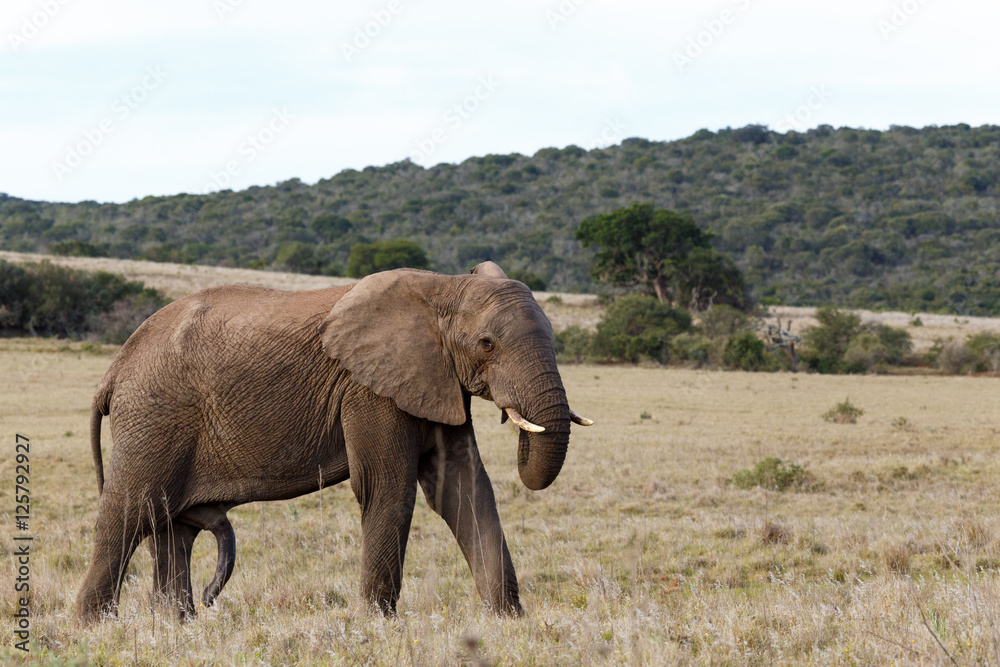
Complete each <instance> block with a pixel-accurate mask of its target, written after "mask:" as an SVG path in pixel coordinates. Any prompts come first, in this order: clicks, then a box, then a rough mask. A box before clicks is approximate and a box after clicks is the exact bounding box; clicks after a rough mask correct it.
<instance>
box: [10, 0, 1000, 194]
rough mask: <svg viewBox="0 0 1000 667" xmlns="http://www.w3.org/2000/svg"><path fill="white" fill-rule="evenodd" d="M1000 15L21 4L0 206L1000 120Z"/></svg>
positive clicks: (790, 2)
mask: <svg viewBox="0 0 1000 667" xmlns="http://www.w3.org/2000/svg"><path fill="white" fill-rule="evenodd" d="M998 24H1000V3H998V2H996V1H995V0H989V1H983V0H949V1H948V2H944V0H922V1H921V0H839V1H838V2H836V3H834V2H816V1H814V0H718V1H710V2H671V1H662V2H649V1H642V2H640V1H638V0H535V1H527V0H504V2H502V3H501V2H474V1H473V2H470V1H469V0H466V1H465V2H458V1H457V0H351V1H350V2H342V1H341V2H329V1H327V2H320V1H318V0H315V1H314V0H286V1H284V2H280V3H279V2H275V1H274V0H172V1H171V2H169V3H167V2H136V0H131V2H127V1H125V0H4V2H3V4H2V7H0V192H6V193H7V194H9V195H11V196H16V197H22V198H26V199H38V200H48V201H65V202H76V201H82V200H96V201H100V202H123V201H128V200H131V199H136V198H139V199H141V198H142V197H145V196H149V195H165V194H176V193H180V192H187V193H202V192H210V191H214V190H218V189H221V188H231V189H234V190H241V189H244V188H247V187H250V186H252V185H271V184H274V183H278V182H281V181H284V180H287V179H289V178H300V179H302V180H303V181H304V182H306V183H315V182H316V181H317V180H319V179H322V178H329V177H330V176H333V175H334V174H336V173H338V172H340V171H342V170H344V169H362V168H364V167H366V166H369V165H376V166H378V165H384V164H389V163H392V162H397V161H400V160H404V159H410V160H412V161H414V162H416V163H417V164H420V165H422V166H425V167H429V166H433V165H434V164H438V163H441V162H451V163H456V162H461V161H462V160H464V159H466V158H468V157H471V156H478V155H486V154H489V153H504V154H506V153H513V152H516V153H521V154H524V155H531V154H533V153H535V152H536V151H537V150H539V149H541V148H545V147H550V146H555V147H560V148H561V147H565V146H568V145H570V144H575V145H577V146H581V147H583V148H593V147H598V146H607V145H611V144H616V143H619V142H620V141H621V140H622V139H624V138H627V137H644V138H647V139H651V140H673V139H680V138H683V137H686V136H689V135H690V134H692V133H694V132H696V131H697V130H699V129H701V128H708V129H711V130H717V129H719V128H723V127H727V126H729V127H742V126H744V125H747V124H750V123H762V124H766V125H768V126H770V127H771V128H772V129H777V130H779V131H787V130H790V129H793V130H800V131H801V130H806V129H809V128H812V127H816V126H817V125H822V124H829V125H833V126H835V127H840V126H852V127H865V128H875V129H886V128H888V127H889V126H890V125H911V126H914V127H922V126H925V125H948V124H955V123H960V122H964V123H968V124H970V125H973V126H978V125H983V124H996V123H998V122H1000V118H998V116H1000V76H998V74H1000V39H998V38H997V36H996V26H997V25H998Z"/></svg>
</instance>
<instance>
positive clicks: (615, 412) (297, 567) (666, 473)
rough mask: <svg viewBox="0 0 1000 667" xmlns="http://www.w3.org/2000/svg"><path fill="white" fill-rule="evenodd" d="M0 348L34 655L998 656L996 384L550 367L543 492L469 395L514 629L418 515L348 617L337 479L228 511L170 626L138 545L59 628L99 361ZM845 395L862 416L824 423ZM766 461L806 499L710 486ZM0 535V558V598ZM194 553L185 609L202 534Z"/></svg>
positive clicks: (348, 511)
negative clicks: (565, 430)
mask: <svg viewBox="0 0 1000 667" xmlns="http://www.w3.org/2000/svg"><path fill="white" fill-rule="evenodd" d="M0 350H2V353H0V374H2V376H3V377H4V378H5V379H6V381H5V382H4V383H2V384H0V420H2V423H3V427H4V428H3V433H4V434H5V435H4V438H5V440H6V441H7V442H8V445H7V446H5V447H4V448H3V449H2V450H0V458H2V459H3V461H4V463H5V464H6V465H5V466H4V467H3V469H4V470H5V471H8V473H5V478H4V480H3V484H2V486H0V501H2V503H3V512H4V516H5V519H4V520H5V522H6V523H7V525H8V526H9V525H11V522H12V513H13V498H12V491H13V489H12V486H13V485H12V483H11V480H12V477H11V474H9V473H12V470H13V465H12V458H13V444H12V442H11V440H12V438H13V434H14V433H15V432H22V433H25V434H27V435H29V436H30V437H31V440H32V447H33V448H32V468H31V470H32V484H31V488H32V502H33V513H34V514H33V518H32V532H33V534H34V535H35V536H36V546H37V549H38V553H37V555H36V558H35V560H34V561H33V566H32V586H33V588H32V607H33V613H34V617H33V632H34V637H35V638H36V640H37V644H36V646H35V647H34V649H33V653H32V654H31V660H34V661H35V662H34V664H50V662H49V660H50V659H57V660H56V662H55V664H59V662H60V661H63V660H70V659H72V658H73V657H74V656H77V655H79V654H80V653H81V652H85V653H86V655H87V656H88V657H89V660H90V664H96V665H112V664H129V665H131V664H149V665H161V664H180V665H200V664H219V665H229V664H275V665H278V664H282V665H284V664H373V665H382V664H386V665H388V664H392V665H395V664H418V665H427V664H456V663H462V664H518V665H520V664H527V665H531V664H537V665H550V664H603V663H605V662H606V663H609V664H685V663H697V664H704V663H709V664H714V663H720V664H748V663H749V664H774V663H778V664H782V663H783V664H807V663H812V664H888V663H908V664H951V660H952V659H954V660H955V661H956V662H958V663H959V664H967V663H980V664H996V663H997V662H1000V628H998V621H997V619H1000V586H998V584H1000V578H998V567H1000V521H998V517H997V512H996V510H997V508H998V504H1000V500H998V499H1000V475H998V470H997V467H998V464H997V447H998V435H1000V414H998V412H1000V407H998V406H1000V403H998V401H997V398H996V396H997V389H998V388H1000V385H998V383H997V380H995V379H989V378H954V377H919V378H899V377H874V376H871V377H847V376H811V375H810V376H805V375H789V374H746V373H722V372H716V373H707V372H695V371H684V370H664V369H643V368H616V367H596V366H575V367H567V368H564V369H562V370H563V375H564V380H565V382H566V386H567V389H568V392H569V394H570V397H571V400H572V402H573V405H574V407H575V408H576V409H577V410H578V411H579V412H581V413H582V414H586V415H588V416H590V417H592V418H594V419H595V420H596V421H597V424H596V425H595V426H594V427H591V428H590V429H576V428H574V432H573V436H572V441H571V449H570V453H569V456H568V458H567V462H566V467H565V469H564V471H563V473H562V475H561V476H560V477H559V479H558V481H557V482H556V483H555V485H553V487H551V488H550V489H547V490H545V491H541V492H532V491H528V490H527V489H525V488H524V487H523V486H522V485H521V484H520V482H519V481H518V477H517V470H516V464H515V448H516V434H515V433H514V432H513V431H512V430H511V429H510V425H509V424H508V425H506V426H501V425H500V424H499V412H498V411H497V410H496V409H495V408H494V407H492V406H491V405H488V404H486V403H485V402H483V401H478V400H477V401H475V402H474V418H475V420H476V424H477V432H478V435H479V444H480V448H481V450H482V453H483V458H484V460H485V462H486V466H487V470H488V471H489V472H490V475H491V477H492V480H493V484H494V488H495V492H496V495H497V499H498V503H499V506H500V512H501V516H502V517H503V521H504V526H505V530H506V533H507V537H508V540H509V542H510V548H511V553H512V556H513V559H514V563H515V565H516V567H517V570H518V574H519V578H520V582H521V588H522V599H523V602H524V605H525V610H526V614H525V616H524V618H522V619H517V620H510V619H500V618H496V617H494V616H493V615H491V614H490V613H488V612H486V611H485V610H484V609H483V608H482V606H481V604H480V601H479V599H478V597H477V595H476V592H475V587H474V585H473V582H472V577H471V575H470V574H469V572H468V568H467V566H466V564H465V562H464V560H463V558H462V556H461V553H460V551H459V549H458V547H457V545H456V543H455V540H454V538H453V537H452V536H451V534H450V532H449V531H448V529H447V527H446V526H445V524H444V522H443V521H441V520H440V519H439V518H438V517H437V516H436V515H434V514H433V513H432V512H431V511H430V510H429V508H428V507H427V505H426V503H425V502H424V500H423V498H418V503H417V509H416V511H415V514H414V521H413V528H412V532H411V535H410V543H409V549H408V551H407V560H406V568H405V574H404V585H403V592H402V598H401V600H400V603H399V616H398V617H397V618H391V619H383V618H381V617H377V616H373V615H372V614H370V613H368V611H367V610H366V609H364V607H363V606H362V604H361V603H360V601H359V598H358V595H357V579H358V567H359V557H360V525H359V512H358V508H357V503H356V501H355V500H354V497H353V495H352V494H351V492H350V489H349V487H348V485H346V484H342V485H340V486H337V487H333V488H330V489H327V490H325V491H323V492H322V493H317V494H312V495H309V496H304V497H301V498H298V499H294V500H291V501H287V502H274V503H256V504H252V505H247V506H244V507H241V508H237V509H235V510H233V511H232V512H231V513H230V516H231V518H232V520H233V524H234V526H235V528H236V533H237V540H238V554H237V564H236V573H235V575H234V576H233V579H232V580H231V581H230V583H229V585H228V586H227V588H226V590H225V592H224V593H223V595H222V596H221V598H220V599H219V601H218V602H217V603H216V606H215V607H213V608H211V609H208V610H205V609H202V610H200V611H199V614H198V615H197V617H196V618H195V619H194V620H193V621H191V622H189V623H186V624H179V623H177V622H176V621H175V620H174V619H173V615H172V614H168V613H165V612H164V610H163V609H161V608H159V607H158V606H157V605H155V604H152V598H151V594H150V589H151V585H152V573H151V561H150V558H149V556H148V554H147V552H146V550H145V548H144V547H141V548H140V550H139V551H138V552H137V555H136V557H135V559H134V560H133V564H132V566H131V567H130V570H129V574H128V580H127V583H126V585H125V589H124V593H123V598H122V608H121V612H120V615H119V617H118V618H117V619H109V620H107V621H105V622H103V623H101V624H99V625H96V626H94V627H91V628H86V629H82V628H78V627H76V626H75V625H74V623H73V619H72V609H73V602H74V598H75V595H76V591H77V588H78V586H79V584H80V582H81V580H82V578H83V574H84V571H85V568H86V563H87V560H88V559H89V557H90V553H91V546H92V540H93V524H94V519H95V517H96V506H97V489H96V483H95V481H94V473H93V469H92V465H91V461H90V453H89V445H88V441H87V423H88V408H89V405H90V397H91V393H92V391H93V388H94V386H95V384H96V382H97V381H98V379H99V378H100V377H101V375H102V374H103V372H104V370H105V368H106V367H107V365H108V363H109V362H110V359H111V357H110V353H112V352H113V348H107V347H106V348H103V349H101V350H95V349H93V348H91V349H90V350H89V351H88V350H84V349H82V348H81V346H80V345H79V344H66V343H60V342H52V341H39V340H30V341H29V340H5V341H0ZM845 395H850V397H851V400H852V402H853V403H855V404H856V405H858V406H860V407H862V408H864V410H865V414H864V416H863V417H862V418H861V419H860V420H859V422H858V423H857V424H853V425H838V424H831V423H827V422H825V421H824V420H823V419H822V418H821V415H822V414H823V413H824V412H825V411H826V410H828V409H829V408H830V407H831V406H832V405H834V404H835V403H836V402H838V401H840V400H842V399H843V397H844V396H845ZM643 413H646V414H647V415H648V418H643V416H642V415H643ZM105 443H106V444H107V445H110V436H109V435H108V434H107V429H106V430H105ZM769 456H775V457H779V458H781V459H782V460H784V461H788V462H794V463H796V464H799V465H802V466H804V467H805V468H806V470H807V471H808V472H809V473H810V474H811V475H812V476H813V479H812V481H811V483H810V484H809V485H807V486H804V487H803V490H792V491H786V492H774V491H767V490H762V489H760V488H754V489H748V490H740V489H737V488H736V487H735V486H734V485H732V484H731V483H729V481H728V480H729V479H730V478H731V477H732V476H733V474H735V473H736V472H737V471H739V470H743V469H748V468H752V467H753V466H754V465H755V463H756V462H757V461H759V460H761V459H763V458H766V457H769ZM108 460H109V457H107V456H106V457H105V461H108ZM8 535H9V533H8ZM11 544H12V542H11V540H10V539H9V537H8V538H6V539H4V540H3V542H0V552H2V553H0V555H2V558H0V572H2V573H3V574H2V580H3V581H6V582H10V581H11V578H12V577H13V563H12V559H11V557H10V551H11ZM195 551H196V553H195V556H194V562H195V572H194V579H195V589H196V591H195V592H196V594H198V595H200V590H201V588H202V587H203V586H204V585H205V584H206V583H207V582H208V580H209V579H210V578H211V576H212V571H213V567H214V560H215V545H214V542H213V540H212V538H211V536H209V535H207V534H203V535H202V537H200V538H199V540H198V542H197V543H196V546H195ZM5 588H6V589H7V593H6V594H5V595H4V597H3V612H4V617H5V618H8V619H9V618H10V614H11V613H12V612H13V593H12V587H11V586H10V585H5ZM8 637H9V635H8ZM9 641H10V640H9V639H8V642H9ZM83 647H86V649H84V648H83ZM18 653H19V652H15V651H12V650H9V649H8V652H7V653H6V654H0V661H5V662H6V661H10V660H21V659H22V657H21V656H20V655H18ZM949 656H950V657H949Z"/></svg>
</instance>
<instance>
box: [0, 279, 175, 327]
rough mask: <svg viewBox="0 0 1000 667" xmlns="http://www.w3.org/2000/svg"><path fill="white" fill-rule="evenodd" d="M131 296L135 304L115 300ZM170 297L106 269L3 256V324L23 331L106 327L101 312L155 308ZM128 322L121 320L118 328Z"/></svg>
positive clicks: (0, 319) (0, 302) (0, 298)
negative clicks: (19, 260) (80, 268)
mask: <svg viewBox="0 0 1000 667" xmlns="http://www.w3.org/2000/svg"><path fill="white" fill-rule="evenodd" d="M129 299H132V301H131V302H130V303H131V305H129V306H116V304H118V303H119V302H122V301H128V300H129ZM166 302H167V301H166V299H164V298H163V296H161V295H160V293H159V292H157V291H156V290H152V289H147V288H146V287H144V286H143V284H142V283H141V282H138V281H130V280H126V279H125V278H124V277H122V276H119V275H116V274H113V273H107V272H106V271H98V272H96V273H90V272H86V271H77V270H74V269H68V268H65V267H61V266H54V265H52V264H50V263H48V262H42V263H41V264H22V265H15V264H12V263H10V262H5V261H2V260H0V327H4V328H7V329H9V330H12V331H16V332H18V333H22V334H32V335H41V336H83V335H85V334H87V333H90V332H98V333H102V332H103V329H102V328H101V327H102V326H103V325H104V324H105V323H106V322H105V321H104V320H102V319H101V314H102V313H108V312H109V311H113V310H114V309H116V308H117V309H118V312H119V316H118V319H121V317H122V313H123V312H124V310H128V309H134V308H139V309H140V310H144V311H149V312H152V310H156V309H157V308H159V307H161V306H163V305H164V304H165V303H166ZM150 308H152V310H149V309H150ZM112 319H115V318H112ZM107 322H110V320H108V321H107ZM123 326H125V325H123V324H121V325H119V327H118V331H119V332H120V331H122V330H123V329H122V327H123ZM129 333H131V332H129Z"/></svg>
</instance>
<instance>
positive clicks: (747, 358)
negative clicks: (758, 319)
mask: <svg viewBox="0 0 1000 667" xmlns="http://www.w3.org/2000/svg"><path fill="white" fill-rule="evenodd" d="M722 363H723V365H724V366H725V367H726V368H729V369H732V370H741V371H768V370H775V369H776V368H777V367H778V362H777V360H776V359H775V357H774V355H773V354H771V353H770V352H768V351H767V346H766V345H764V341H762V340H761V339H760V338H758V337H757V334H755V333H754V332H752V331H743V332H741V333H738V334H735V335H733V336H730V338H729V340H728V342H727V343H726V349H725V351H724V352H723V353H722Z"/></svg>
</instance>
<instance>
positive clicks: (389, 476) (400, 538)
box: [343, 390, 423, 614]
mask: <svg viewBox="0 0 1000 667" xmlns="http://www.w3.org/2000/svg"><path fill="white" fill-rule="evenodd" d="M366 391H367V390H366ZM371 396H372V398H374V399H377V403H378V405H377V406H376V409H375V410H373V411H372V412H375V413H376V416H373V415H372V414H371V412H368V411H356V412H355V411H353V410H352V411H350V412H348V411H346V410H345V414H344V416H343V425H344V439H345V441H346V444H347V457H348V463H349V465H350V474H351V489H352V490H353V491H354V495H355V496H356V497H357V499H358V503H359V504H360V505H361V538H362V541H361V591H362V594H363V595H364V596H365V599H366V600H368V601H370V602H372V603H374V604H375V605H376V606H377V607H378V608H379V610H380V611H381V612H382V613H383V614H395V612H396V601H397V600H399V591H400V587H401V586H402V573H403V559H404V558H405V556H406V541H407V538H408V537H409V534H410V520H411V519H412V517H413V506H414V503H415V501H416V494H417V457H418V450H419V447H420V445H421V443H422V440H423V437H422V434H421V432H420V431H421V429H420V428H419V425H418V424H416V420H415V419H414V418H412V417H410V416H408V415H405V414H404V413H402V412H400V411H399V410H398V409H397V408H396V407H395V405H393V404H392V402H391V401H389V400H388V399H379V398H378V397H375V396H374V394H372V395H371Z"/></svg>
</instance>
